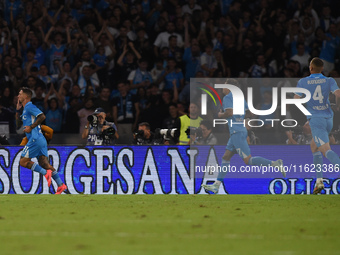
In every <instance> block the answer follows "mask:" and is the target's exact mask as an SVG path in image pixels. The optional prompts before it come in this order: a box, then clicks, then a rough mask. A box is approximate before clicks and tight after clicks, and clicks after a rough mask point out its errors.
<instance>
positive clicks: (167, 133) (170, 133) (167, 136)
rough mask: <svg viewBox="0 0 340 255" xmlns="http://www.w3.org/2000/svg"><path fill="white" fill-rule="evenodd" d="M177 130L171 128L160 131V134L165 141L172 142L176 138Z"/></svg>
mask: <svg viewBox="0 0 340 255" xmlns="http://www.w3.org/2000/svg"><path fill="white" fill-rule="evenodd" d="M176 130H177V128H169V129H159V134H160V135H162V136H163V139H164V140H166V141H170V140H171V139H173V138H175V135H176Z"/></svg>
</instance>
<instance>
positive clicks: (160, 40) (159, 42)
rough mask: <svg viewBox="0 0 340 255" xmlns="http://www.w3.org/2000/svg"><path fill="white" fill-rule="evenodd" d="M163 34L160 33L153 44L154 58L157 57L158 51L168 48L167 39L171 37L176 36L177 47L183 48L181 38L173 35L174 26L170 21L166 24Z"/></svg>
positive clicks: (178, 35)
mask: <svg viewBox="0 0 340 255" xmlns="http://www.w3.org/2000/svg"><path fill="white" fill-rule="evenodd" d="M166 30H167V31H165V32H162V33H160V34H159V35H158V36H157V38H156V40H155V42H154V44H153V45H154V53H155V56H156V57H159V49H162V48H164V47H169V37H170V36H171V35H175V36H177V46H178V47H180V48H182V47H183V38H182V36H181V35H180V34H177V33H175V24H174V23H173V22H171V21H169V22H168V24H167V27H166Z"/></svg>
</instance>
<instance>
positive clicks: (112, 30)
mask: <svg viewBox="0 0 340 255" xmlns="http://www.w3.org/2000/svg"><path fill="white" fill-rule="evenodd" d="M339 31H340V3H339V1H338V0H319V1H309V0H307V1H306V0H285V1H276V0H219V1H214V0H196V1H195V0H188V1H184V0H4V1H1V3H0V120H2V121H4V120H5V121H9V122H10V132H11V133H13V134H14V133H16V126H15V121H14V115H15V105H16V101H17V97H16V95H17V94H18V91H19V89H20V88H21V87H23V86H25V87H29V88H31V89H32V91H33V98H32V102H33V103H34V104H35V105H37V106H38V107H39V108H40V109H41V110H42V111H43V112H44V113H45V115H46V124H47V125H48V126H50V127H51V128H53V130H54V132H55V133H79V134H80V133H81V132H82V130H83V129H84V123H85V122H86V117H87V116H88V115H89V114H91V113H92V112H93V110H94V109H95V108H98V107H102V108H103V109H105V111H106V113H107V120H108V121H114V122H115V124H116V125H117V128H118V132H121V133H122V135H123V136H124V134H127V135H129V136H130V135H131V134H132V130H136V129H137V128H138V123H141V122H148V123H149V124H150V128H151V130H154V129H156V128H172V127H173V126H172V125H171V123H174V122H175V121H174V120H172V118H177V117H178V116H180V115H183V114H186V113H187V111H188V110H187V109H188V106H189V101H190V93H189V80H190V78H192V77H234V78H242V77H289V78H299V77H304V76H306V75H309V70H308V63H309V60H310V59H311V58H313V57H316V56H318V57H320V58H321V59H323V60H324V62H325V70H324V74H325V75H327V76H332V77H339V73H340V62H339V59H340V54H339V52H340V37H339ZM264 94H265V93H264ZM267 97H270V95H268V96H263V101H262V102H261V104H264V105H265V104H266V103H268V102H270V100H271V99H270V98H267ZM266 100H267V101H268V102H267V101H266Z"/></svg>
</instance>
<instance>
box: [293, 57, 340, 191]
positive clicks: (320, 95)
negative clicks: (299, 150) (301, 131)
mask: <svg viewBox="0 0 340 255" xmlns="http://www.w3.org/2000/svg"><path fill="white" fill-rule="evenodd" d="M323 66H324V63H323V61H322V60H321V59H320V58H313V59H312V60H311V62H310V64H309V71H310V73H311V75H310V76H308V77H305V78H302V79H301V80H299V82H298V84H297V87H298V88H304V89H307V90H309V91H310V93H311V95H312V97H311V99H310V100H309V101H308V102H307V103H306V105H307V110H308V111H309V112H310V113H311V114H312V115H310V116H307V118H308V121H309V125H310V128H311V130H312V137H313V139H312V142H311V144H310V148H311V150H312V153H313V163H314V165H315V170H316V177H317V180H316V185H315V188H314V191H313V194H318V193H320V192H321V191H322V190H323V189H324V187H325V186H324V184H323V179H322V177H323V176H322V165H323V158H322V155H324V156H325V157H326V158H327V159H328V160H329V161H330V162H331V163H332V164H334V165H335V166H336V167H338V168H339V167H340V159H339V156H338V155H337V154H336V153H335V152H334V151H332V150H331V147H330V145H329V133H330V132H331V130H332V127H333V115H334V113H333V111H332V109H331V104H330V102H329V93H330V92H332V93H334V95H335V96H336V102H337V109H339V108H340V89H339V87H338V85H337V83H336V81H335V80H334V79H333V78H331V77H326V76H324V75H323V74H322V73H321V72H322V70H323ZM301 97H302V94H300V93H296V95H295V96H294V98H296V99H298V98H301Z"/></svg>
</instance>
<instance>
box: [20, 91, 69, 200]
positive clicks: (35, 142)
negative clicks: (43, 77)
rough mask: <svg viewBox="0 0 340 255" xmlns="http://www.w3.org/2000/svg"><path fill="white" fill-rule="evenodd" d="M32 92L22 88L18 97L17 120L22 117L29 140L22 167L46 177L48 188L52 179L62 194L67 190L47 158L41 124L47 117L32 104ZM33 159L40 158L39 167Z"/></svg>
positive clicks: (22, 158) (22, 156)
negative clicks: (21, 110)
mask: <svg viewBox="0 0 340 255" xmlns="http://www.w3.org/2000/svg"><path fill="white" fill-rule="evenodd" d="M31 98H32V91H31V90H30V89H29V88H22V89H21V90H20V92H19V95H18V103H17V107H16V109H17V114H16V118H17V120H19V118H20V117H21V119H22V122H23V126H24V132H25V133H26V136H27V138H28V143H27V144H26V146H25V147H24V150H23V152H22V154H21V158H20V166H23V167H26V168H29V169H31V170H33V171H35V172H38V173H41V174H42V175H44V176H45V178H46V180H47V182H48V186H49V187H50V186H51V177H52V178H53V179H54V180H55V181H56V183H57V184H58V189H57V192H56V194H61V193H62V192H63V191H65V190H66V189H67V187H66V185H65V184H64V183H63V182H62V180H61V179H60V177H59V174H58V172H57V171H56V170H55V169H54V168H53V167H52V166H51V165H50V164H49V162H48V158H47V156H48V155H47V142H46V139H45V137H44V136H43V134H42V132H41V129H40V124H41V123H42V122H43V121H44V119H45V118H46V117H45V115H44V114H43V113H42V112H41V111H40V110H39V109H38V108H37V107H36V106H35V105H34V104H32V102H31ZM22 107H24V109H23V112H22V115H21V116H19V111H20V109H21V108H22ZM31 158H38V162H39V165H38V164H37V163H34V162H32V161H31Z"/></svg>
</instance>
